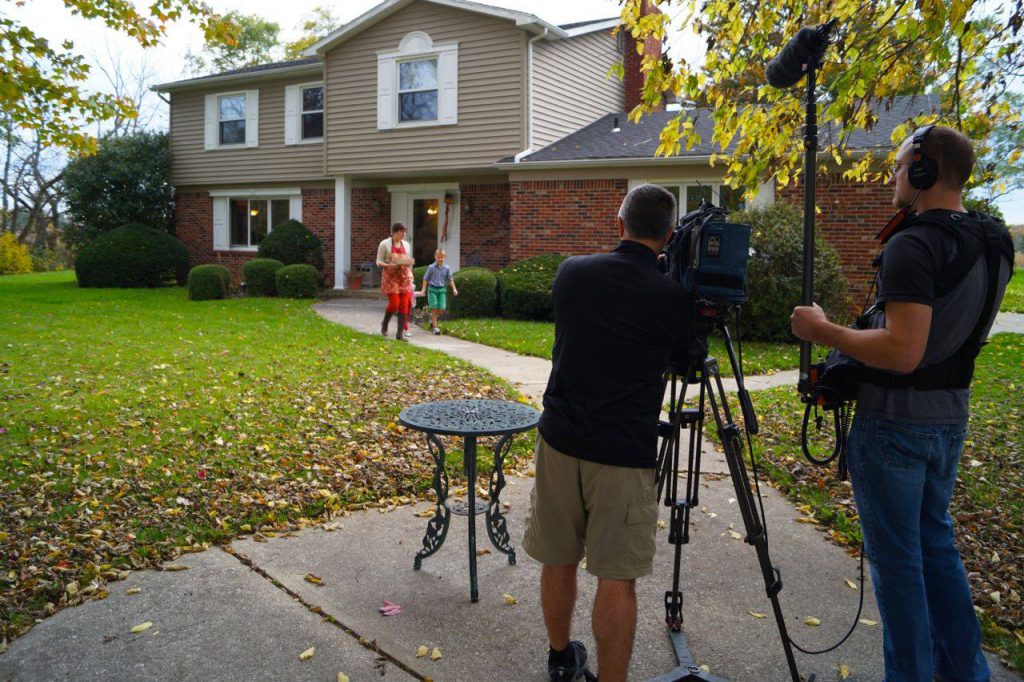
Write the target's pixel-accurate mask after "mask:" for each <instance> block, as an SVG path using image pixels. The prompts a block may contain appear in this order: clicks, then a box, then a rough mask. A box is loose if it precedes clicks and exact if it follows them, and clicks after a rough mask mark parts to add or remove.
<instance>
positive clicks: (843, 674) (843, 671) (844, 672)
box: [839, 663, 850, 680]
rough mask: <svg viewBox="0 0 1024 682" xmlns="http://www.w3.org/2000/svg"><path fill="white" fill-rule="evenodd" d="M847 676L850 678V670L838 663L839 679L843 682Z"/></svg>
mask: <svg viewBox="0 0 1024 682" xmlns="http://www.w3.org/2000/svg"><path fill="white" fill-rule="evenodd" d="M849 676H850V669H849V668H847V667H846V665H845V664H843V663H840V664H839V679H841V680H845V679H846V678H848V677H849Z"/></svg>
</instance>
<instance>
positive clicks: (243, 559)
mask: <svg viewBox="0 0 1024 682" xmlns="http://www.w3.org/2000/svg"><path fill="white" fill-rule="evenodd" d="M220 549H221V550H222V551H224V552H225V553H227V554H230V555H231V556H233V557H235V558H236V559H238V561H239V562H240V563H241V564H242V565H244V566H247V567H248V568H249V570H251V571H253V572H255V573H257V574H258V575H260V576H262V577H264V578H266V579H267V580H268V581H270V584H271V585H273V586H274V587H276V588H277V589H279V590H281V591H282V592H284V593H285V594H287V595H288V596H289V597H291V598H292V599H294V600H295V601H297V602H298V603H299V604H301V605H302V606H303V607H304V608H305V609H306V610H307V611H309V612H310V613H312V614H315V615H317V616H320V618H321V619H322V620H323V621H324V622H325V623H329V624H331V625H333V626H334V627H336V628H338V629H339V630H341V631H342V632H344V633H345V634H347V635H349V636H351V637H353V638H354V639H355V640H356V641H357V642H359V644H360V645H362V646H363V647H365V648H367V649H369V650H370V651H372V652H373V653H375V654H377V656H379V657H380V658H381V659H383V660H386V661H388V662H389V663H391V664H392V665H393V666H395V667H396V668H398V669H400V670H403V671H405V672H406V673H408V674H409V675H412V676H413V677H414V678H415V679H417V680H421V681H422V682H430V678H429V677H425V676H424V675H423V674H421V673H419V672H416V671H415V670H413V669H412V668H410V667H409V666H408V665H406V664H405V663H403V662H402V661H400V660H398V659H397V658H395V657H394V656H392V655H391V654H389V653H388V652H387V651H384V650H383V649H381V648H380V646H379V645H378V644H377V640H375V639H367V638H366V637H363V636H362V635H360V634H359V633H358V632H356V631H355V630H353V629H352V628H350V627H349V626H347V625H345V624H344V623H342V622H341V621H340V620H338V619H337V618H335V617H334V616H332V615H331V614H329V613H327V612H326V611H324V610H323V609H322V608H320V607H319V606H317V605H315V604H311V603H310V602H308V601H306V599H305V598H303V597H302V595H300V594H299V593H298V592H296V591H295V590H293V589H291V588H290V587H288V586H287V585H285V584H284V583H282V582H281V581H280V580H278V579H277V578H275V577H274V576H272V575H270V574H269V573H267V572H266V571H265V570H263V569H262V568H260V567H259V566H257V565H256V563H255V562H254V561H253V560H252V559H250V558H249V557H247V556H246V555H245V554H242V553H241V552H239V551H237V550H235V549H234V548H232V547H231V546H229V545H220Z"/></svg>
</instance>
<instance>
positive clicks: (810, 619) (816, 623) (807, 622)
mask: <svg viewBox="0 0 1024 682" xmlns="http://www.w3.org/2000/svg"><path fill="white" fill-rule="evenodd" d="M804 625H811V626H814V627H817V626H819V625H821V621H820V620H818V619H817V618H815V617H814V616H807V618H805V619H804Z"/></svg>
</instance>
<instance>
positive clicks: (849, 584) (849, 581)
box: [846, 578, 857, 590]
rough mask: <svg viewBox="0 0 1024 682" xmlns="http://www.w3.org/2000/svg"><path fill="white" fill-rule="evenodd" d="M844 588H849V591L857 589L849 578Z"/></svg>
mask: <svg viewBox="0 0 1024 682" xmlns="http://www.w3.org/2000/svg"><path fill="white" fill-rule="evenodd" d="M846 586H847V587H849V588H850V589H851V590H856V589H857V583H855V582H853V581H852V580H850V579H849V578H847V579H846Z"/></svg>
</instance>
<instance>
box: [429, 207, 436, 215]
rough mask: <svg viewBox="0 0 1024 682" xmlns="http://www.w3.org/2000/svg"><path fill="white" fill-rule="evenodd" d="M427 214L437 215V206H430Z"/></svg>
mask: <svg viewBox="0 0 1024 682" xmlns="http://www.w3.org/2000/svg"><path fill="white" fill-rule="evenodd" d="M427 215H437V206H431V207H430V208H428V209H427Z"/></svg>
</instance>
